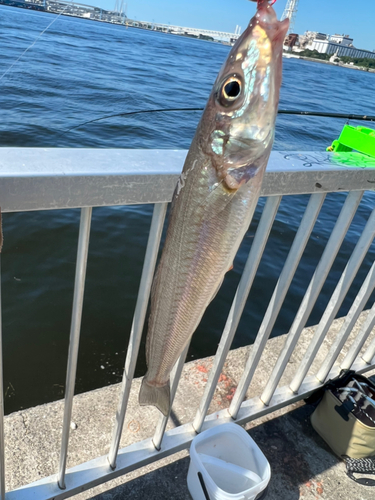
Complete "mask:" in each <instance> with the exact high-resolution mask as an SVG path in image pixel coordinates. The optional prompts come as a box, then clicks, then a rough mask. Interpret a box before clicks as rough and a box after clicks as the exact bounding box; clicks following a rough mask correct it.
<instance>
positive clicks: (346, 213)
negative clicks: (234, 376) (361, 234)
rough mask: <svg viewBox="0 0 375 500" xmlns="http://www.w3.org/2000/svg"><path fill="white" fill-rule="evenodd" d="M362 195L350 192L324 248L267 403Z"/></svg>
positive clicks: (278, 363)
mask: <svg viewBox="0 0 375 500" xmlns="http://www.w3.org/2000/svg"><path fill="white" fill-rule="evenodd" d="M362 196H363V191H351V192H349V194H348V196H347V198H346V200H345V203H344V206H343V208H342V210H341V212H340V215H339V217H338V219H337V221H336V224H335V227H334V228H333V231H332V233H331V236H330V238H329V240H328V243H327V245H326V247H325V249H324V252H323V255H322V257H321V259H320V261H319V263H318V265H317V267H316V270H315V273H314V276H313V277H312V279H311V281H310V284H309V286H308V289H307V291H306V293H305V295H304V297H303V300H302V303H301V305H300V307H299V309H298V312H297V314H296V317H295V319H294V321H293V324H292V326H291V329H290V331H289V333H288V335H287V338H286V341H285V343H284V346H283V348H282V351H281V353H280V355H279V357H278V359H277V361H276V364H275V366H274V369H273V371H272V373H271V376H270V378H269V380H268V382H267V385H266V387H265V389H264V391H263V393H262V395H261V400H262V401H263V403H264V404H265V405H268V404H269V402H270V401H271V398H272V396H273V393H274V392H275V389H276V387H277V385H278V383H279V381H280V379H281V377H282V375H283V373H284V370H285V368H286V365H287V364H288V361H289V359H290V356H291V355H292V353H293V350H294V348H295V346H296V345H297V342H298V339H299V336H300V334H301V332H302V329H303V327H304V326H305V324H306V321H307V320H308V317H309V316H310V313H311V311H312V309H313V307H314V304H315V302H316V300H317V298H318V295H319V293H320V290H321V288H322V286H323V284H324V282H325V280H326V278H327V275H328V273H329V270H330V269H331V266H332V264H333V261H334V260H335V257H336V255H337V252H338V251H339V249H340V246H341V244H342V242H343V240H344V237H345V234H346V232H347V230H348V229H349V226H350V224H351V221H352V219H353V217H354V214H355V212H356V210H357V207H358V205H359V202H360V201H361V198H362Z"/></svg>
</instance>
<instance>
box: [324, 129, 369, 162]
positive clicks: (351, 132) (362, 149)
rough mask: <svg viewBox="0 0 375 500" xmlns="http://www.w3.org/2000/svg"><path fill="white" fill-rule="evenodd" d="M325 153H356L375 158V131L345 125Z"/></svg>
mask: <svg viewBox="0 0 375 500" xmlns="http://www.w3.org/2000/svg"><path fill="white" fill-rule="evenodd" d="M327 151H334V152H338V153H339V152H349V151H358V152H359V153H362V154H364V155H367V156H372V157H375V130H373V129H372V128H367V127H352V126H351V125H345V126H344V128H343V129H342V132H341V134H340V137H339V138H338V139H337V140H336V141H333V143H332V146H329V147H328V148H327Z"/></svg>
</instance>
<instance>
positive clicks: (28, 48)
mask: <svg viewBox="0 0 375 500" xmlns="http://www.w3.org/2000/svg"><path fill="white" fill-rule="evenodd" d="M69 5H70V4H67V5H66V6H65V8H64V9H63V10H62V11H61V12H60V14H59V15H58V16H57V17H55V19H53V21H52V22H50V23H49V25H48V26H47V28H45V29H44V30H43V31H42V32H41V33H39V35H38V36H37V37H36V38H35V40H34V41H33V43H32V44H31V45H29V46H28V47H27V48H26V49H25V50H24V51H23V52H22V54H21V55H20V56H19V57H18V59H16V60H15V61H14V63H13V64H12V65H11V66H10V67H9V68H8V69H7V70H6V71H5V72H4V73H3V74H2V75H1V76H0V81H1V80H2V79H3V78H4V76H5V75H6V74H8V73H9V71H10V70H11V69H12V68H13V66H15V65H16V64H17V63H18V61H19V60H20V59H21V58H22V57H23V56H24V55H25V54H26V52H27V51H28V50H30V49H31V48H33V47H34V45H35V44H36V42H37V41H38V40H39V38H40V37H41V36H42V35H44V33H45V32H46V31H47V30H48V29H49V28H50V27H51V26H52V24H53V23H55V22H56V21H57V20H58V18H59V17H60V16H61V14H63V13H64V12H65V10H66V9H67V8H68V7H69Z"/></svg>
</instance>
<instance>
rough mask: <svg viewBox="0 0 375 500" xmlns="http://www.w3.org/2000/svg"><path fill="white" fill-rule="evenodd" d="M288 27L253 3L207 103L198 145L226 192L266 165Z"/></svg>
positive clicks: (266, 7)
mask: <svg viewBox="0 0 375 500" xmlns="http://www.w3.org/2000/svg"><path fill="white" fill-rule="evenodd" d="M288 27H289V20H288V19H286V20H285V21H282V22H280V21H278V19H277V16H276V13H275V11H274V9H273V8H272V6H271V5H269V3H268V1H267V0H259V2H258V8H257V12H256V14H255V16H254V17H253V18H252V19H251V21H250V23H249V26H248V27H247V28H246V30H245V31H244V33H243V34H242V35H241V37H240V38H239V39H238V41H237V43H236V44H235V46H234V47H233V48H232V50H231V51H230V53H229V56H228V58H227V60H226V62H225V63H224V65H223V67H222V68H221V70H220V72H219V75H218V77H217V79H216V82H215V84H214V87H213V90H212V93H211V95H210V98H209V100H208V103H207V106H206V110H205V112H204V114H203V117H202V122H201V123H202V126H203V123H205V128H206V130H205V131H204V133H203V134H201V135H200V136H201V138H202V139H201V144H200V146H201V148H202V150H203V152H204V153H205V154H206V155H209V156H210V157H211V162H212V165H213V166H214V167H215V169H216V171H217V175H218V177H219V180H220V181H223V184H224V186H225V187H226V188H228V189H238V188H239V187H240V186H241V185H242V184H243V183H245V182H247V181H248V180H249V179H250V178H251V177H253V176H254V175H255V174H256V173H257V172H258V171H259V169H262V167H263V166H264V168H265V165H266V163H267V160H268V156H269V154H270V151H271V148H272V144H273V138H274V128H275V120H276V115H277V107H278V102H279V91H280V85H281V73H282V48H283V43H284V38H285V35H286V33H287V30H288ZM205 117H206V118H207V119H206V120H205Z"/></svg>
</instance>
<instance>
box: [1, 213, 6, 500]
mask: <svg viewBox="0 0 375 500" xmlns="http://www.w3.org/2000/svg"><path fill="white" fill-rule="evenodd" d="M0 224H1V218H0ZM0 231H1V227H0ZM2 318H3V315H2V304H1V248H0V500H5V459H4V451H5V443H4V379H3V376H4V374H3V328H2V323H3V319H2Z"/></svg>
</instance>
